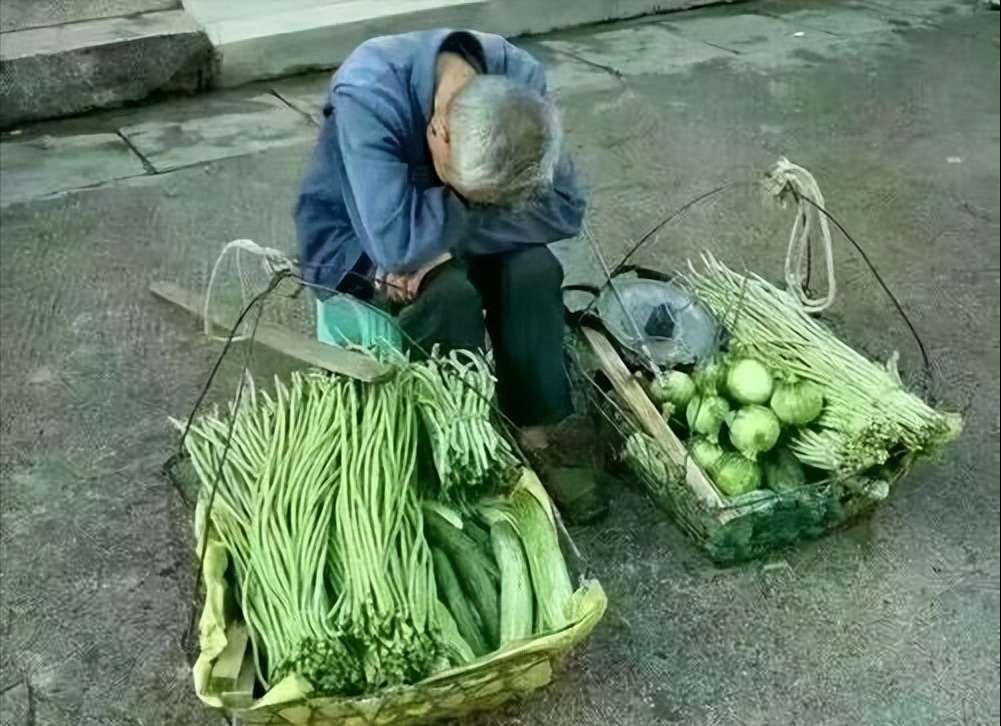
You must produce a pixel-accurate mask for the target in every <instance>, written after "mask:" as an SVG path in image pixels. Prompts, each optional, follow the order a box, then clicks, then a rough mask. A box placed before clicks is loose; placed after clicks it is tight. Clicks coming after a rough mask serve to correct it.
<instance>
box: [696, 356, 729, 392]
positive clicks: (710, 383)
mask: <svg viewBox="0 0 1001 726" xmlns="http://www.w3.org/2000/svg"><path fill="white" fill-rule="evenodd" d="M725 380H726V366H724V365H723V364H722V363H720V362H719V361H717V360H709V361H706V362H705V363H703V364H701V365H700V366H699V367H697V368H696V369H695V370H694V371H692V382H693V383H694V384H695V388H696V390H697V391H698V392H699V393H702V394H707V393H712V394H715V393H718V392H719V389H720V388H722V387H723V384H724V382H725Z"/></svg>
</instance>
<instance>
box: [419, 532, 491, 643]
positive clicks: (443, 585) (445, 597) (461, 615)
mask: <svg viewBox="0 0 1001 726" xmlns="http://www.w3.org/2000/svg"><path fill="white" fill-rule="evenodd" d="M431 556H432V558H433V561H434V576H435V582H436V583H437V585H438V597H439V598H441V600H442V602H443V603H444V604H445V606H446V607H447V608H448V612H449V614H450V615H451V616H452V618H453V619H454V622H455V626H456V629H457V630H458V631H459V635H461V636H462V639H463V640H464V641H465V642H466V643H467V644H468V645H469V647H470V649H471V650H472V651H473V653H474V654H475V655H476V656H477V657H479V656H481V655H486V654H487V653H489V652H490V650H491V648H490V646H489V645H488V644H487V641H486V638H484V635H483V628H482V623H481V621H480V616H479V614H478V613H477V611H476V608H475V607H474V606H473V604H472V603H471V602H469V601H468V600H467V599H466V596H465V595H464V594H463V591H462V587H461V585H460V584H459V578H458V576H457V575H456V572H455V569H454V568H453V567H452V561H451V560H450V559H449V557H448V555H446V554H445V553H444V552H442V551H441V550H439V549H438V548H437V547H432V548H431ZM446 622H447V621H446Z"/></svg>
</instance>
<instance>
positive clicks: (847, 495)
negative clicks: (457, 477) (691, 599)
mask: <svg viewBox="0 0 1001 726" xmlns="http://www.w3.org/2000/svg"><path fill="white" fill-rule="evenodd" d="M567 352H568V356H567V357H568V363H569V368H570V371H571V378H572V380H573V382H574V388H575V389H576V390H577V391H578V395H579V400H580V401H583V402H585V405H587V406H588V407H589V409H590V411H591V413H592V414H593V415H594V416H595V418H596V419H597V420H598V421H599V425H601V426H602V429H603V430H604V432H605V434H606V437H605V440H606V441H608V442H609V445H610V446H611V447H612V448H613V449H614V450H615V451H616V452H617V453H618V454H619V459H620V461H621V462H622V464H623V465H624V468H625V473H626V474H627V478H628V479H631V480H633V481H636V482H637V483H639V484H640V485H641V486H642V487H643V488H644V489H645V490H646V491H647V492H648V493H649V495H650V497H651V499H652V500H653V501H654V502H655V503H656V504H657V506H659V507H660V508H662V509H663V510H664V511H665V512H667V513H668V514H669V515H670V516H671V518H672V519H673V520H674V521H675V522H677V524H678V525H679V526H680V527H681V528H682V529H683V530H684V531H685V532H686V533H687V534H688V535H689V536H690V537H691V538H692V540H694V541H695V542H696V543H697V544H698V545H699V546H700V547H701V548H702V549H704V550H705V551H706V553H707V554H708V555H709V556H710V557H711V558H712V559H713V560H714V561H715V562H716V563H717V564H721V565H726V564H735V563H738V562H743V561H747V560H752V559H756V558H760V557H762V556H764V555H766V554H768V553H769V552H772V551H774V550H775V549H777V548H781V547H787V546H790V545H795V544H797V543H799V542H804V541H808V540H811V539H816V538H817V537H820V536H822V535H824V534H826V533H828V532H830V531H832V530H834V529H836V528H838V527H840V526H843V525H845V524H848V523H849V522H851V521H852V520H854V519H856V518H857V517H859V516H860V515H862V514H863V513H865V512H867V511H868V510H870V509H872V508H873V507H874V506H875V505H876V504H877V503H878V502H879V501H880V500H881V499H883V498H884V497H885V496H886V493H887V491H888V490H889V488H890V487H891V486H892V485H893V484H894V483H895V482H896V481H898V480H899V479H900V478H901V477H902V476H903V475H904V474H906V472H907V471H908V469H909V467H910V463H911V461H910V459H905V458H901V459H899V460H897V461H895V462H894V463H893V464H892V465H891V466H890V467H888V470H887V475H886V478H885V479H883V480H874V479H864V478H859V477H856V478H849V479H842V480H838V481H831V482H826V483H823V484H818V485H813V486H809V487H805V488H803V489H801V490H798V491H794V492H788V493H781V494H780V493H776V492H771V491H756V492H751V493H750V494H747V495H744V496H743V497H738V498H734V499H728V498H725V497H723V496H721V495H720V493H719V491H718V490H716V488H715V486H714V485H713V484H712V483H711V481H710V480H709V478H708V477H707V476H706V474H705V472H704V471H702V470H701V469H700V468H699V467H698V465H697V464H695V462H694V461H692V460H691V458H689V457H687V456H686V455H685V454H684V453H683V452H684V450H685V449H684V444H683V443H682V442H681V441H680V440H679V439H678V437H677V436H676V435H675V433H674V432H673V431H672V430H671V429H670V427H669V426H668V425H667V423H666V422H665V421H664V420H663V418H662V417H661V415H660V412H659V411H658V410H657V409H656V408H655V407H654V406H653V404H652V403H651V402H650V401H649V399H648V398H647V397H646V393H645V392H643V391H642V390H641V389H640V387H639V384H638V383H637V382H636V381H635V379H633V378H632V377H631V375H630V372H629V371H628V369H627V368H626V365H625V363H624V362H623V361H622V359H621V358H620V357H619V356H618V353H617V352H616V351H615V349H614V347H613V346H612V345H611V343H609V342H608V340H607V338H606V337H605V336H604V335H603V334H602V333H600V332H598V331H596V330H593V329H588V328H580V329H578V330H576V331H574V333H573V334H572V335H571V336H570V337H569V338H568V341H567ZM608 382H611V384H612V385H611V386H609V385H608ZM631 386H635V391H632V390H631ZM630 436H638V437H640V438H641V439H642V440H643V441H644V442H645V443H646V445H647V449H648V451H653V452H656V453H657V454H658V456H657V461H658V464H659V466H658V467H657V469H658V470H657V471H650V469H649V468H648V467H647V466H645V465H644V464H642V463H640V462H639V461H637V460H636V458H635V457H633V456H629V455H628V454H625V448H626V447H625V442H626V440H627V439H628V437H630ZM679 452H682V453H680V455H679ZM672 454H673V456H672Z"/></svg>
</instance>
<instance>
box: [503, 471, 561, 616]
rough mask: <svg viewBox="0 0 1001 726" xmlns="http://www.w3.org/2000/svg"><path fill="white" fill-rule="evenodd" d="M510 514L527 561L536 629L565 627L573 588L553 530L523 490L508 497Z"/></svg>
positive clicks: (544, 511) (528, 493)
mask: <svg viewBox="0 0 1001 726" xmlns="http://www.w3.org/2000/svg"><path fill="white" fill-rule="evenodd" d="M511 510H512V512H513V513H514V516H515V528H516V530H517V532H518V535H519V537H520V538H521V541H522V544H523V546H524V549H525V556H526V558H527V560H528V571H529V574H530V575H531V578H532V590H533V592H534V593H535V603H536V605H537V607H538V616H539V617H538V618H537V622H538V629H540V630H559V629H561V628H563V627H565V626H566V625H567V616H566V607H567V604H568V603H569V602H570V598H571V597H572V596H573V585H572V584H571V582H570V572H569V571H568V570H567V564H566V561H565V560H564V559H563V551H562V550H561V549H560V541H559V537H558V535H557V534H556V528H555V527H554V526H553V523H552V521H550V519H549V514H548V513H547V512H546V510H545V509H544V508H543V506H542V502H540V501H539V500H538V499H536V496H535V495H534V494H532V493H531V492H529V491H527V490H525V489H516V490H515V491H514V492H513V493H512V494H511Z"/></svg>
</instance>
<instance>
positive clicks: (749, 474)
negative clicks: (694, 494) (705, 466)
mask: <svg viewBox="0 0 1001 726" xmlns="http://www.w3.org/2000/svg"><path fill="white" fill-rule="evenodd" d="M713 479H714V481H715V482H716V486H717V487H719V490H720V491H721V492H723V494H725V495H726V496H728V497H737V496H740V495H741V494H747V493H748V492H752V491H754V490H755V489H758V488H759V487H760V486H761V470H760V469H759V468H758V466H757V464H755V463H754V462H753V461H750V460H748V459H747V457H745V456H743V455H741V454H736V453H734V452H727V453H725V454H723V456H721V457H720V459H719V462H718V463H717V464H716V472H715V474H714V475H713Z"/></svg>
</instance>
